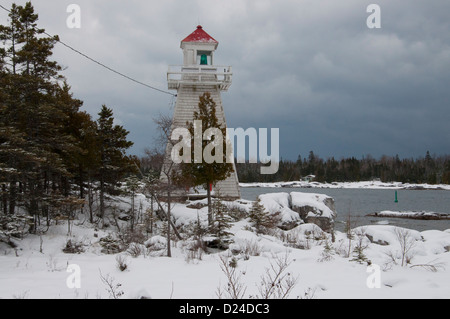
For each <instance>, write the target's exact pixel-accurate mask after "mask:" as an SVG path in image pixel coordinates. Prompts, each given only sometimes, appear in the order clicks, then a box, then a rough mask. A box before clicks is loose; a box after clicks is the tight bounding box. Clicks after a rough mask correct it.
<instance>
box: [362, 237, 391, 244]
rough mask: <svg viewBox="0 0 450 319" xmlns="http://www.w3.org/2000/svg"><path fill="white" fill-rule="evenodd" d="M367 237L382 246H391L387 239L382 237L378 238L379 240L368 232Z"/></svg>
mask: <svg viewBox="0 0 450 319" xmlns="http://www.w3.org/2000/svg"><path fill="white" fill-rule="evenodd" d="M366 237H367V238H368V239H369V240H370V242H371V243H372V244H377V245H381V246H389V243H388V242H387V241H385V240H382V239H378V240H374V239H373V236H371V235H369V234H366Z"/></svg>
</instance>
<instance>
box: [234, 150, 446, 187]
mask: <svg viewBox="0 0 450 319" xmlns="http://www.w3.org/2000/svg"><path fill="white" fill-rule="evenodd" d="M261 165H262V164H260V163H256V164H254V163H237V164H236V170H237V173H238V177H239V182H241V183H252V182H266V183H268V182H281V181H298V180H301V179H302V177H305V176H307V175H315V181H318V182H329V183H330V182H349V181H366V180H372V179H380V180H381V181H382V182H391V181H397V182H403V183H428V184H441V183H442V184H450V155H443V156H431V155H430V153H429V152H428V151H427V152H426V155H425V156H424V157H419V158H416V159H413V158H404V159H400V158H399V156H398V155H396V156H386V155H383V156H381V158H379V159H375V158H373V157H372V156H371V155H367V156H364V157H363V158H362V159H356V158H355V157H350V158H341V159H339V160H337V159H335V158H334V157H331V158H327V159H326V160H325V159H322V158H320V157H319V156H317V155H316V154H314V152H313V151H311V152H310V153H309V155H308V157H307V158H302V157H301V156H300V155H299V156H298V159H297V161H290V160H280V163H279V170H278V172H277V173H276V174H273V175H262V174H261V173H260V167H261Z"/></svg>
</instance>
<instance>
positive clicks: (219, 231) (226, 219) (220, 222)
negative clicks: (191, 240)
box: [210, 200, 232, 247]
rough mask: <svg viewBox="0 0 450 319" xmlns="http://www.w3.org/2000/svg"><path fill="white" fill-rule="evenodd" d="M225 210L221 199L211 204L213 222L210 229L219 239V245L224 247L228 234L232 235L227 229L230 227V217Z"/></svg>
mask: <svg viewBox="0 0 450 319" xmlns="http://www.w3.org/2000/svg"><path fill="white" fill-rule="evenodd" d="M227 210H228V208H227V206H226V205H225V204H224V203H223V202H222V201H221V200H217V201H216V202H215V203H214V204H213V211H214V222H213V225H212V226H211V227H210V229H211V233H213V234H214V235H215V236H217V238H218V239H219V246H220V247H226V246H227V245H226V243H227V242H229V241H230V236H232V233H230V232H229V231H228V229H230V228H231V222H232V218H231V217H230V216H229V214H228V212H227Z"/></svg>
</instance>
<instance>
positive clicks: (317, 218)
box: [259, 192, 336, 232]
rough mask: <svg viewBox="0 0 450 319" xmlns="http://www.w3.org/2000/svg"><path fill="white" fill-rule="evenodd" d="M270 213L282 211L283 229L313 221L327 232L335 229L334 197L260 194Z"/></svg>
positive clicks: (281, 226) (299, 194) (309, 194)
mask: <svg viewBox="0 0 450 319" xmlns="http://www.w3.org/2000/svg"><path fill="white" fill-rule="evenodd" d="M259 199H260V200H261V204H263V205H264V207H265V208H266V210H267V211H268V212H269V213H272V214H274V213H280V216H281V224H280V225H279V227H280V228H281V229H283V230H290V229H293V228H295V227H297V226H298V225H300V224H303V223H312V224H316V225H317V226H319V227H320V228H321V229H322V230H323V231H325V232H331V231H332V230H333V229H334V220H335V218H336V209H335V206H334V200H333V198H332V197H330V196H327V195H323V194H312V193H300V192H291V193H290V194H289V193H270V194H263V195H260V196H259Z"/></svg>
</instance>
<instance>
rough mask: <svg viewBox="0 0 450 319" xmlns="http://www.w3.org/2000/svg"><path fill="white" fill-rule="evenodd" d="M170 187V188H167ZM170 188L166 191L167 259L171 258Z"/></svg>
mask: <svg viewBox="0 0 450 319" xmlns="http://www.w3.org/2000/svg"><path fill="white" fill-rule="evenodd" d="M169 187H170V186H169ZM170 195H171V194H170V188H169V190H168V191H167V257H172V252H171V250H170V203H171V198H170Z"/></svg>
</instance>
